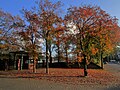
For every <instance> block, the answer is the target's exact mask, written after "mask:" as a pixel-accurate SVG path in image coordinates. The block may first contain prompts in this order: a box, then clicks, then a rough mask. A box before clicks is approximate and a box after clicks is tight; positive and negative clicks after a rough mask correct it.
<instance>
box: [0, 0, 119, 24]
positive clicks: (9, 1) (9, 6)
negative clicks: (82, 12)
mask: <svg viewBox="0 0 120 90" xmlns="http://www.w3.org/2000/svg"><path fill="white" fill-rule="evenodd" d="M35 1H36V0H0V8H1V9H2V10H4V11H6V12H9V13H11V14H13V15H17V14H21V13H20V10H21V9H22V8H23V7H24V8H27V9H30V8H31V7H32V6H34V5H35ZM50 1H52V2H56V1H61V2H62V3H63V4H64V6H63V8H64V11H66V10H67V8H69V7H70V6H80V5H81V4H83V5H84V4H92V5H97V6H100V7H101V8H102V9H103V10H105V11H106V12H107V13H109V14H110V15H111V16H116V17H117V18H118V19H119V20H120V0H50ZM119 25H120V21H119Z"/></svg>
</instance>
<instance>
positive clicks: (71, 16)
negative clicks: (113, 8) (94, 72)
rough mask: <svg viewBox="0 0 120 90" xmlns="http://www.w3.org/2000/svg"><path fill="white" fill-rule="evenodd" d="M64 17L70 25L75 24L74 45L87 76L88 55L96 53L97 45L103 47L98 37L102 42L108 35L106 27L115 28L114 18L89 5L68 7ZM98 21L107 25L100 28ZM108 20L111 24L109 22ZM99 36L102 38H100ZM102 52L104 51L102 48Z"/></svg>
mask: <svg viewBox="0 0 120 90" xmlns="http://www.w3.org/2000/svg"><path fill="white" fill-rule="evenodd" d="M103 13H104V14H103ZM106 15H107V16H106ZM65 18H66V22H67V24H69V23H72V25H73V26H75V28H74V31H76V32H77V33H76V34H75V35H77V36H76V37H77V44H76V47H77V49H78V52H80V53H81V54H82V56H83V62H84V76H87V62H88V61H91V59H90V56H91V55H96V53H97V52H98V51H99V49H100V48H99V46H100V47H103V46H102V45H101V44H99V43H100V42H99V40H98V38H99V39H100V40H101V43H103V42H104V41H102V40H104V38H105V36H106V35H107V36H109V35H110V33H108V32H109V31H110V30H109V29H108V27H111V29H112V28H115V26H117V24H116V23H115V24H113V23H114V22H115V21H114V19H113V18H111V16H110V15H108V14H107V13H106V12H105V11H103V10H101V9H100V7H97V6H90V5H89V6H81V7H71V8H69V9H68V13H67V15H66V17H65ZM98 22H105V23H107V25H104V28H105V29H103V28H101V29H100V24H98ZM110 22H111V23H112V24H110ZM101 24H102V23H101ZM99 30H100V31H102V32H104V33H105V32H107V33H105V34H104V35H105V36H103V34H102V33H100V32H99ZM115 30H116V29H115ZM98 34H99V35H98ZM111 35H114V33H111ZM101 36H102V38H100V37H101ZM108 40H109V41H110V42H111V39H110V38H109V39H108V38H107V41H105V42H104V43H105V46H106V45H107V43H108V42H109V41H108ZM109 44H110V43H109ZM102 52H105V51H103V50H102Z"/></svg>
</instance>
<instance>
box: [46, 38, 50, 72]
mask: <svg viewBox="0 0 120 90" xmlns="http://www.w3.org/2000/svg"><path fill="white" fill-rule="evenodd" d="M48 57H49V56H48V40H47V39H46V73H47V74H48V73H49V70H48V68H49V62H48Z"/></svg>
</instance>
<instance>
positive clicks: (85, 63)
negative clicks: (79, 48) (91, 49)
mask: <svg viewBox="0 0 120 90" xmlns="http://www.w3.org/2000/svg"><path fill="white" fill-rule="evenodd" d="M83 57H84V60H83V62H84V76H85V77H86V76H87V74H88V72H87V60H86V55H83Z"/></svg>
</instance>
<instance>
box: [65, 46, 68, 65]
mask: <svg viewBox="0 0 120 90" xmlns="http://www.w3.org/2000/svg"><path fill="white" fill-rule="evenodd" d="M65 52H66V63H68V50H67V48H65Z"/></svg>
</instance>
